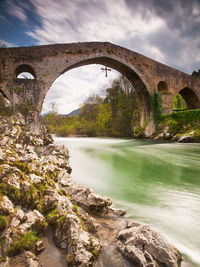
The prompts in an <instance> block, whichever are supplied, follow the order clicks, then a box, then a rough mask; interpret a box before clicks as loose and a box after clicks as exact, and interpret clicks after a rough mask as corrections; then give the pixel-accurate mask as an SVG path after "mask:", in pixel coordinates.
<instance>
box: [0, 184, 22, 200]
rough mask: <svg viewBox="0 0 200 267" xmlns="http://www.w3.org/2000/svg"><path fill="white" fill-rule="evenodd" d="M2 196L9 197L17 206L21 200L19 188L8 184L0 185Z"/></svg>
mask: <svg viewBox="0 0 200 267" xmlns="http://www.w3.org/2000/svg"><path fill="white" fill-rule="evenodd" d="M0 194H2V195H7V196H8V197H9V198H10V200H11V201H12V202H14V203H15V204H17V203H19V201H20V199H21V192H20V190H19V189H18V188H17V187H15V186H13V185H9V184H7V183H0Z"/></svg>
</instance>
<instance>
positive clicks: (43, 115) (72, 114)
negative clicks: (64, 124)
mask: <svg viewBox="0 0 200 267" xmlns="http://www.w3.org/2000/svg"><path fill="white" fill-rule="evenodd" d="M49 113H50V111H48V112H46V113H44V114H42V115H41V117H42V118H44V117H45V116H47V115H48V114H49ZM78 114H79V108H77V109H75V110H73V111H71V112H70V113H68V114H58V115H61V116H63V117H69V116H75V115H78Z"/></svg>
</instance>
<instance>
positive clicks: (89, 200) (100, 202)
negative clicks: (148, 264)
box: [69, 187, 112, 213]
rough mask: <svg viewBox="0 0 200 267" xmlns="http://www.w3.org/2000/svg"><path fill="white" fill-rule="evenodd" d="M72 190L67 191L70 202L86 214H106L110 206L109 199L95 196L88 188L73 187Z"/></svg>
mask: <svg viewBox="0 0 200 267" xmlns="http://www.w3.org/2000/svg"><path fill="white" fill-rule="evenodd" d="M73 189H74V191H71V192H70V191H69V195H70V197H71V199H72V201H73V202H75V203H76V204H78V205H79V206H80V207H82V208H83V209H85V210H87V211H88V212H97V213H103V212H107V209H108V207H109V206H111V204H112V201H111V200H110V199H109V198H106V197H103V196H100V195H97V194H95V193H94V192H93V191H92V190H91V189H90V188H87V189H84V188H82V187H74V188H73Z"/></svg>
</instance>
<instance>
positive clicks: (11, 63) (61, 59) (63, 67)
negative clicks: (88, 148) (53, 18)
mask: <svg viewBox="0 0 200 267" xmlns="http://www.w3.org/2000/svg"><path fill="white" fill-rule="evenodd" d="M96 63H97V64H107V65H108V66H110V67H111V68H114V69H116V70H118V71H119V72H121V73H122V74H124V75H125V76H126V77H127V78H128V79H129V80H130V81H131V83H132V84H133V85H134V86H135V87H137V92H138V94H139V97H140V100H141V103H143V106H144V109H146V110H147V111H150V106H149V102H148V101H149V95H150V94H151V93H152V92H153V90H154V89H157V88H158V84H159V82H161V81H163V82H165V83H166V85H167V92H164V91H163V92H161V95H162V100H163V112H164V113H170V112H171V111H172V100H173V97H174V96H175V95H176V94H177V93H178V92H179V91H181V90H182V89H183V88H190V89H192V91H193V92H194V93H195V95H196V97H197V99H198V100H200V79H198V78H197V77H193V76H191V75H188V74H186V73H183V72H181V71H178V70H176V69H173V68H171V67H169V66H166V65H164V64H162V63H160V62H157V61H155V60H153V59H150V58H147V57H145V56H143V55H141V54H139V53H136V52H134V51H131V50H128V49H126V48H123V47H120V46H117V45H114V44H111V43H107V42H87V43H72V44H53V45H42V46H33V47H15V48H0V90H2V92H4V94H5V95H6V96H7V97H8V98H9V100H10V102H11V104H12V106H13V107H14V108H16V110H17V109H18V107H20V106H23V105H26V106H27V107H28V108H29V112H28V114H29V115H30V116H29V118H30V120H29V121H30V123H31V124H32V125H33V127H32V128H33V130H34V131H35V132H37V131H38V129H39V128H38V125H39V123H38V122H39V117H40V112H41V109H42V104H43V101H44V98H45V95H46V93H47V91H48V90H49V88H50V87H51V85H52V83H53V82H54V81H55V80H56V78H57V77H58V76H59V75H61V74H62V73H63V72H65V71H68V70H70V69H72V68H75V67H78V66H81V65H87V64H96ZM19 66H24V67H27V66H31V68H32V69H29V72H30V70H31V72H33V74H34V77H35V79H33V80H26V79H17V78H16V70H17V68H18V67H19ZM21 70H23V68H21ZM159 88H160V87H159ZM161 91H162V86H161ZM191 99H192V98H191ZM193 99H194V98H193ZM191 101H193V100H191Z"/></svg>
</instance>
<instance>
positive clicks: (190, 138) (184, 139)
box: [178, 131, 195, 143]
mask: <svg viewBox="0 0 200 267" xmlns="http://www.w3.org/2000/svg"><path fill="white" fill-rule="evenodd" d="M194 133H195V132H194V131H192V132H190V133H187V134H184V135H182V136H181V137H180V138H179V139H178V142H180V143H193V142H194V141H195V140H194Z"/></svg>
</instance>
